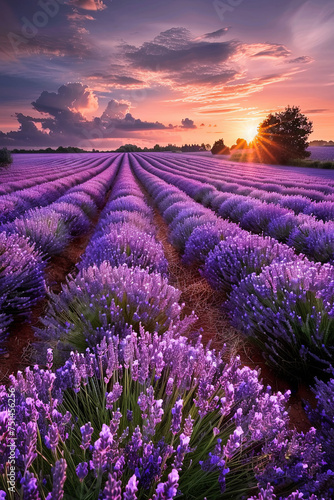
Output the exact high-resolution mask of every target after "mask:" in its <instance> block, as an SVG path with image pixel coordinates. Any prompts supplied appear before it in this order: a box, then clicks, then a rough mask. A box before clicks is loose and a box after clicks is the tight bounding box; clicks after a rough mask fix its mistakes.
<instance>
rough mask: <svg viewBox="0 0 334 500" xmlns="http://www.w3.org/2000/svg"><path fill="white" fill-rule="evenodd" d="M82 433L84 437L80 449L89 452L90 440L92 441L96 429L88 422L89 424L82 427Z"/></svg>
mask: <svg viewBox="0 0 334 500" xmlns="http://www.w3.org/2000/svg"><path fill="white" fill-rule="evenodd" d="M80 431H81V436H82V442H81V445H80V448H82V449H83V450H87V448H89V445H90V440H91V439H92V435H93V432H94V429H93V427H92V426H91V423H90V422H88V423H87V424H85V425H83V426H82V427H80Z"/></svg>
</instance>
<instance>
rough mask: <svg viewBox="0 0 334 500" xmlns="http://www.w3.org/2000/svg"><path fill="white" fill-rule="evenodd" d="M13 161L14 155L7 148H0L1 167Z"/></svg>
mask: <svg viewBox="0 0 334 500" xmlns="http://www.w3.org/2000/svg"><path fill="white" fill-rule="evenodd" d="M10 163H13V157H12V155H11V153H10V151H8V149H7V148H2V149H0V167H4V166H5V165H9V164H10Z"/></svg>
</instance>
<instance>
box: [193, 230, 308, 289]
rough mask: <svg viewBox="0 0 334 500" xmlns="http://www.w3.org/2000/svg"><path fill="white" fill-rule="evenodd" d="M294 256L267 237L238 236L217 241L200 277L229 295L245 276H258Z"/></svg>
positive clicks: (246, 234)
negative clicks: (267, 268) (266, 268)
mask: <svg viewBox="0 0 334 500" xmlns="http://www.w3.org/2000/svg"><path fill="white" fill-rule="evenodd" d="M297 259H298V256H297V255H296V254H295V252H294V251H293V250H292V248H289V247H288V246H286V245H282V244H281V243H278V242H277V241H276V240H274V239H272V238H269V237H261V236H258V235H256V234H249V233H247V232H240V233H239V234H238V235H236V236H230V237H228V238H226V239H225V240H223V241H221V242H220V243H219V244H218V245H217V246H216V247H215V248H214V250H213V251H212V252H211V253H210V254H209V255H208V257H207V259H206V261H205V267H204V270H203V275H204V276H205V278H206V279H207V280H208V282H209V283H210V285H211V286H212V287H213V288H214V289H216V290H219V291H223V292H230V291H231V288H232V286H233V285H237V284H238V283H239V282H240V280H242V279H243V278H245V277H246V276H248V275H249V274H252V273H256V274H259V273H260V272H261V271H262V269H263V268H264V267H265V266H268V265H269V264H271V263H273V262H281V263H283V262H293V261H296V260H297Z"/></svg>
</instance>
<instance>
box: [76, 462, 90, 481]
mask: <svg viewBox="0 0 334 500" xmlns="http://www.w3.org/2000/svg"><path fill="white" fill-rule="evenodd" d="M75 470H76V473H77V476H78V478H79V480H80V482H81V481H83V480H84V479H85V477H86V476H87V474H88V464H87V462H81V463H80V464H79V465H78V467H77V468H76V469H75Z"/></svg>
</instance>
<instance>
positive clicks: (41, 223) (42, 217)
mask: <svg viewBox="0 0 334 500" xmlns="http://www.w3.org/2000/svg"><path fill="white" fill-rule="evenodd" d="M12 228H13V229H12V230H13V231H14V232H15V233H17V234H19V235H20V236H24V237H25V238H27V239H28V240H29V241H30V242H31V243H34V244H35V245H36V248H38V249H39V250H40V251H41V252H43V254H44V255H45V256H52V255H56V254H58V253H60V252H61V251H62V250H64V248H65V247H66V245H67V244H68V243H69V241H70V234H69V229H68V227H67V225H66V224H65V222H64V221H63V218H62V216H61V214H60V213H57V212H55V211H54V210H52V209H49V208H41V209H34V210H28V212H26V214H25V216H24V217H22V218H20V219H15V221H14V222H13V223H12Z"/></svg>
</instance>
